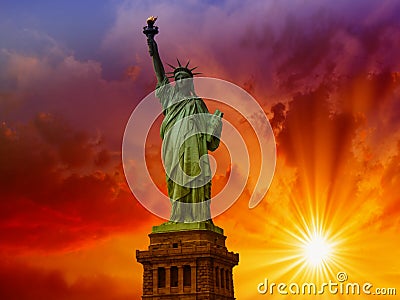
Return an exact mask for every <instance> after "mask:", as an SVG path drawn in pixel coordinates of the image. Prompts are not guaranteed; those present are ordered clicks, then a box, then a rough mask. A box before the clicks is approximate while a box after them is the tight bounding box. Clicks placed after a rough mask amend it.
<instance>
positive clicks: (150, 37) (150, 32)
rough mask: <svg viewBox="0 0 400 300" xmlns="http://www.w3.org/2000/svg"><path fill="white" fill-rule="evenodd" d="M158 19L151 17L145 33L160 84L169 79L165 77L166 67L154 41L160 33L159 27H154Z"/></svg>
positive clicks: (144, 29)
mask: <svg viewBox="0 0 400 300" xmlns="http://www.w3.org/2000/svg"><path fill="white" fill-rule="evenodd" d="M156 20H157V17H153V16H151V17H149V18H148V19H147V27H144V28H143V33H144V34H145V35H146V36H147V45H148V46H149V53H150V56H151V57H152V58H153V67H154V72H155V73H156V76H157V81H158V82H159V83H160V82H162V81H164V80H165V78H166V77H167V76H166V75H165V70H164V66H163V64H162V62H161V58H160V54H159V53H158V46H157V43H156V41H155V40H154V36H155V35H156V34H157V33H158V27H157V26H154V22H155V21H156Z"/></svg>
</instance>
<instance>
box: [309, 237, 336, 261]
mask: <svg viewBox="0 0 400 300" xmlns="http://www.w3.org/2000/svg"><path fill="white" fill-rule="evenodd" d="M331 254H332V246H331V245H330V244H329V243H328V242H327V240H326V238H325V237H324V236H322V235H318V234H314V235H312V236H311V237H310V238H309V239H307V240H306V241H305V243H304V245H303V255H304V258H305V261H306V262H307V264H308V265H309V266H310V267H320V266H322V265H324V264H325V263H327V262H328V260H329V258H330V255H331Z"/></svg>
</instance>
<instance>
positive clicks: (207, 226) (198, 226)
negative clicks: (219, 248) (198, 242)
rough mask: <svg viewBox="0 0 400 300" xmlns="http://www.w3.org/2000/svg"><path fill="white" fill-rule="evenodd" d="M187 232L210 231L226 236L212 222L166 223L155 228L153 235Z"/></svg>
mask: <svg viewBox="0 0 400 300" xmlns="http://www.w3.org/2000/svg"><path fill="white" fill-rule="evenodd" d="M185 230H210V231H214V232H216V233H219V234H224V230H223V229H222V228H221V227H218V226H216V225H214V224H213V223H212V222H210V221H204V222H196V223H181V222H171V221H169V222H165V223H163V224H161V225H158V226H153V230H152V233H161V232H172V231H185Z"/></svg>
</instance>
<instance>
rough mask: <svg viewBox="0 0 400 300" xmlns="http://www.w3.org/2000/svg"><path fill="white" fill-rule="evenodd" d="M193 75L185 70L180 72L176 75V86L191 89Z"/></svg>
mask: <svg viewBox="0 0 400 300" xmlns="http://www.w3.org/2000/svg"><path fill="white" fill-rule="evenodd" d="M190 79H191V76H190V75H189V74H187V73H185V72H180V73H179V74H178V75H176V76H175V82H176V86H177V87H178V88H179V89H180V90H183V91H190V87H191V82H192V81H191V80H190Z"/></svg>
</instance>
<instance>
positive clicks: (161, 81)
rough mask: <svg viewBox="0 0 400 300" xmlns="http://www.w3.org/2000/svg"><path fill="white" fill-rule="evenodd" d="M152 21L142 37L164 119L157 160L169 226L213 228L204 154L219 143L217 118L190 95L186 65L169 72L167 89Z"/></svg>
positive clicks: (189, 72)
mask: <svg viewBox="0 0 400 300" xmlns="http://www.w3.org/2000/svg"><path fill="white" fill-rule="evenodd" d="M156 19H157V18H155V17H150V18H148V19H147V26H146V27H144V30H143V33H144V34H146V36H147V43H148V47H149V53H150V56H151V57H152V59H153V67H154V71H155V74H156V77H157V86H156V92H155V94H156V97H157V98H159V100H160V102H161V106H162V109H163V114H164V120H163V122H162V125H161V128H160V135H161V138H162V139H163V147H162V158H163V163H164V167H165V170H166V181H167V188H168V196H169V198H170V201H171V204H172V210H171V216H170V222H172V223H194V222H202V221H206V222H209V223H211V224H212V220H211V213H210V199H211V177H212V174H211V169H210V163H209V159H208V155H207V154H208V151H214V150H216V149H217V148H218V146H219V143H220V139H219V138H220V135H221V131H222V121H221V117H222V113H221V112H220V111H219V110H216V113H215V114H214V115H212V114H210V113H209V111H208V109H207V106H206V104H205V103H204V101H203V100H202V99H201V98H200V97H198V96H197V95H196V93H195V89H194V84H193V76H194V75H197V74H199V73H194V72H193V71H194V69H196V68H192V69H190V68H189V62H188V63H187V64H186V65H185V66H183V65H182V64H181V63H180V61H179V60H178V59H177V62H178V65H177V66H176V67H174V66H172V65H169V64H168V65H169V66H170V67H172V68H173V71H172V72H168V73H169V74H171V75H172V76H170V77H171V78H173V79H174V81H175V84H174V85H171V84H170V82H169V77H168V76H167V75H166V72H165V70H164V66H163V64H162V61H161V59H160V55H159V52H158V47H157V43H156V42H155V40H154V36H155V35H156V34H157V33H158V27H156V26H154V22H155V20H156Z"/></svg>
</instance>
